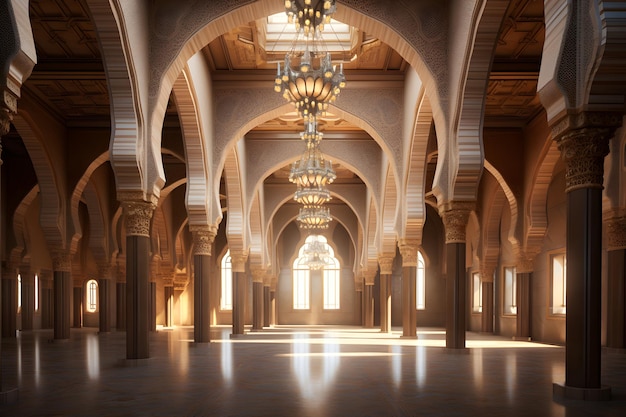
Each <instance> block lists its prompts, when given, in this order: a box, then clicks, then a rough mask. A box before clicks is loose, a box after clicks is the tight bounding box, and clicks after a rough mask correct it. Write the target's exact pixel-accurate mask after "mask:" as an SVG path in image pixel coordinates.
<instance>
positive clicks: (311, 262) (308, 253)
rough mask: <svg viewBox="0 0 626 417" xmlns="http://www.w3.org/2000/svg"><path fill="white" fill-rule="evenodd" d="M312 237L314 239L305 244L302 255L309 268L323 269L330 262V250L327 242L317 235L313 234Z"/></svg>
mask: <svg viewBox="0 0 626 417" xmlns="http://www.w3.org/2000/svg"><path fill="white" fill-rule="evenodd" d="M311 238H312V240H311V241H310V242H309V243H307V244H306V245H305V246H304V250H303V251H302V255H303V256H304V257H305V263H306V265H307V266H308V267H309V269H314V270H315V269H322V268H324V267H325V266H326V265H329V264H330V262H329V258H330V251H329V250H328V247H327V245H326V243H324V242H322V241H321V240H319V237H318V236H317V235H311ZM307 240H308V239H307Z"/></svg>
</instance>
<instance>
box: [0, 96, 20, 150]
mask: <svg viewBox="0 0 626 417" xmlns="http://www.w3.org/2000/svg"><path fill="white" fill-rule="evenodd" d="M15 114H17V96H16V95H15V94H13V92H11V91H9V90H8V89H5V88H3V89H2V101H0V138H1V137H2V136H4V135H6V134H7V133H9V130H10V129H11V122H12V121H13V116H15Z"/></svg>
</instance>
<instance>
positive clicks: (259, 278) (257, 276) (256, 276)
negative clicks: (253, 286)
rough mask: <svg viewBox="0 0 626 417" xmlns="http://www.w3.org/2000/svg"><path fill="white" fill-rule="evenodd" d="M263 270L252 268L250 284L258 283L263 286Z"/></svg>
mask: <svg viewBox="0 0 626 417" xmlns="http://www.w3.org/2000/svg"><path fill="white" fill-rule="evenodd" d="M265 275H266V274H265V269H262V268H259V267H254V268H252V282H258V283H261V284H263V282H264V280H265Z"/></svg>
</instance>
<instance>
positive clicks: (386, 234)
mask: <svg viewBox="0 0 626 417" xmlns="http://www.w3.org/2000/svg"><path fill="white" fill-rule="evenodd" d="M383 192H384V194H383V197H382V203H383V204H382V207H383V209H382V211H381V216H380V221H379V223H378V224H379V226H378V227H379V237H380V244H379V253H396V243H397V240H398V231H397V230H396V218H397V217H396V216H397V215H398V197H399V195H398V184H396V176H395V175H394V174H393V171H392V170H391V168H390V167H389V168H388V169H387V175H386V178H385V184H384V190H383Z"/></svg>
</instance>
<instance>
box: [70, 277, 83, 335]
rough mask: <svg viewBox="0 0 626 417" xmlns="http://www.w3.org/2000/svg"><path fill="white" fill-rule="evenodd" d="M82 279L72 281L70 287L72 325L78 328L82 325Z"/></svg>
mask: <svg viewBox="0 0 626 417" xmlns="http://www.w3.org/2000/svg"><path fill="white" fill-rule="evenodd" d="M81 284H82V280H80V281H79V280H76V281H74V285H73V287H72V295H73V296H72V322H73V323H74V325H73V326H72V327H74V328H78V329H80V328H81V327H83V300H84V295H83V286H82V285H81Z"/></svg>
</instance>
